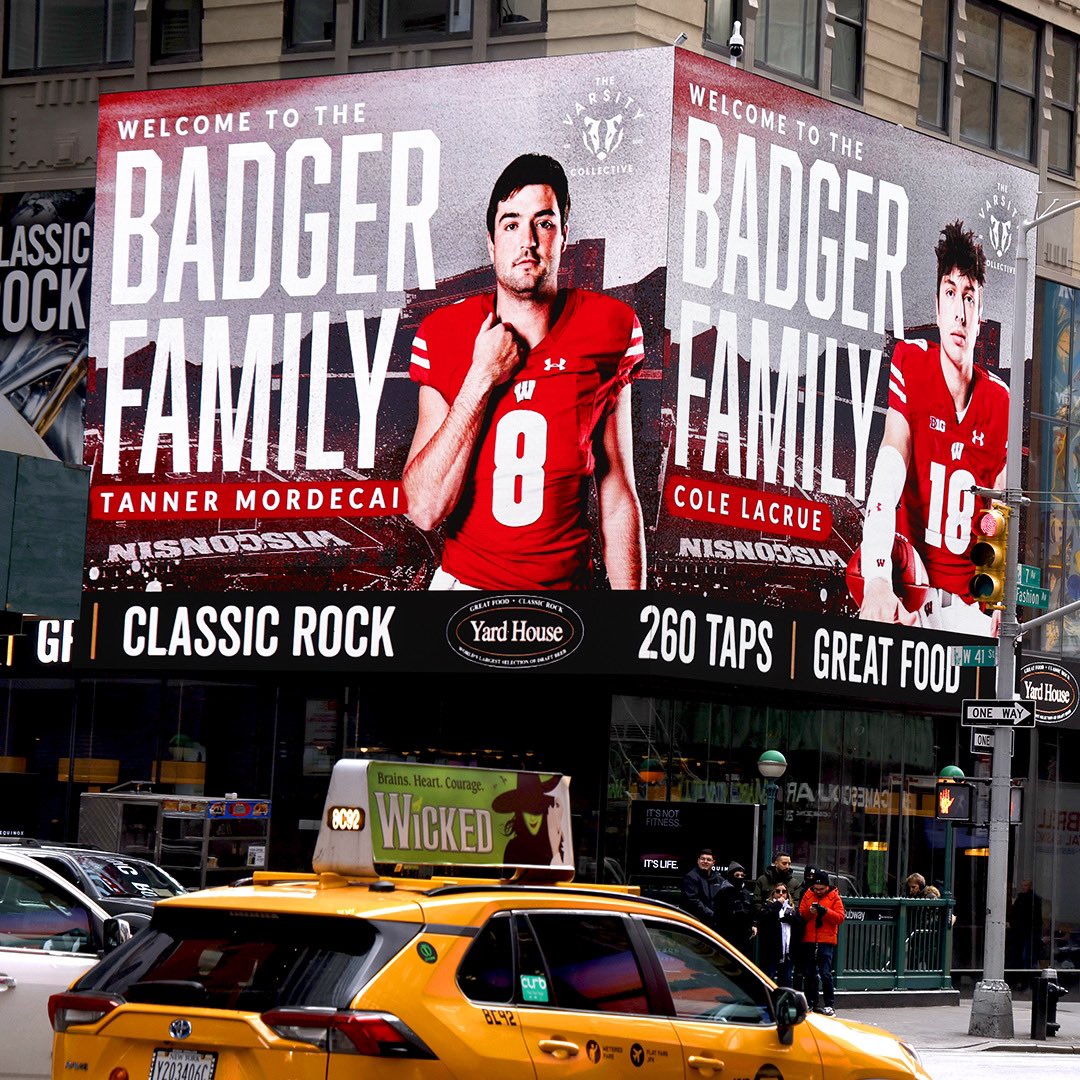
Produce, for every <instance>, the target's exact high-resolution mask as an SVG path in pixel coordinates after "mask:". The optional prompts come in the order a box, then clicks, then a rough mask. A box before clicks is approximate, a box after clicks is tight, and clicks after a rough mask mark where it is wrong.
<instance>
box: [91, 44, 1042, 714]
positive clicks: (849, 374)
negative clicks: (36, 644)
mask: <svg viewBox="0 0 1080 1080" xmlns="http://www.w3.org/2000/svg"><path fill="white" fill-rule="evenodd" d="M492 101H498V102H499V105H500V110H501V112H502V113H503V114H504V115H506V116H512V117H513V118H514V122H513V123H511V124H499V125H493V124H491V123H490V115H489V113H490V103H491V102H492ZM522 155H529V156H528V157H526V158H524V159H522V157H521V156H522ZM504 170H505V172H504ZM1034 199H1035V187H1034V180H1033V179H1032V178H1031V177H1029V176H1028V174H1026V173H1024V172H1022V171H1021V170H1019V169H1014V168H1010V167H1008V166H1005V165H999V164H997V163H991V162H988V161H987V159H986V158H984V157H979V156H977V155H974V154H971V153H968V152H966V151H963V150H960V149H957V148H955V147H952V146H949V145H947V144H945V143H942V142H940V141H938V140H932V139H929V138H926V137H924V136H920V135H918V134H917V133H913V132H904V131H901V130H900V129H898V128H896V127H894V126H892V125H887V124H884V123H882V122H880V121H876V120H874V119H872V118H869V117H866V116H864V115H862V114H860V113H855V112H853V111H851V110H848V109H844V108H841V107H839V106H835V105H831V104H829V103H827V102H822V101H820V100H819V99H815V98H811V97H809V96H807V95H805V94H802V93H799V92H797V91H794V90H791V89H790V88H786V87H782V86H778V85H776V84H774V83H772V82H770V81H768V80H764V79H760V78H757V77H755V76H752V75H749V74H747V73H745V72H741V71H738V70H736V69H733V68H730V67H729V66H727V65H721V64H719V63H716V62H713V61H711V60H708V59H705V58H701V57H694V56H691V55H689V54H684V53H682V52H681V51H678V50H676V51H674V52H673V51H672V50H668V49H664V50H644V51H636V52H630V53H612V54H606V55H603V56H582V57H564V58H551V59H544V60H535V61H523V62H515V63H509V64H490V65H475V66H470V67H468V68H464V69H460V70H458V69H437V70H431V71H424V72H422V73H417V72H395V73H383V74H371V75H356V76H342V77H333V78H326V79H311V80H292V81H288V82H276V83H260V84H251V85H240V86H229V87H214V88H201V89H200V88H196V89H185V90H184V91H182V92H181V91H162V92H152V93H138V94H127V95H117V96H114V97H109V98H106V99H103V102H102V108H101V127H100V154H99V182H98V189H97V200H98V202H97V214H98V229H97V232H98V246H97V250H96V252H95V260H94V279H93V301H92V313H93V319H92V326H91V339H90V354H91V362H90V364H91V382H90V391H89V399H88V405H87V434H86V460H87V462H88V463H90V464H91V465H92V467H93V490H92V495H91V508H90V518H91V520H90V525H89V532H88V548H87V552H88V554H87V570H86V588H87V594H88V595H87V605H86V615H85V616H84V619H83V620H82V622H83V624H85V625H83V626H80V628H79V629H78V631H76V632H75V633H74V636H73V638H72V641H73V642H74V646H73V647H74V649H75V652H76V653H77V654H79V655H82V654H84V653H89V654H92V660H93V662H97V663H106V662H107V663H109V664H117V665H123V666H129V665H131V664H134V665H135V666H139V665H148V666H151V665H152V666H159V667H169V666H185V665H199V666H206V665H209V666H213V665H215V664H221V665H228V664H232V665H233V666H236V665H237V664H239V665H241V666H259V665H265V664H267V663H273V664H275V665H279V666H280V665H285V666H294V665H298V666H307V665H309V664H315V665H316V666H318V665H319V664H329V665H331V666H332V665H335V664H337V665H341V664H346V665H348V666H359V667H372V668H382V669H387V670H395V669H403V668H405V667H408V668H409V669H410V670H419V669H423V670H475V668H476V666H477V665H483V666H485V667H489V668H500V669H504V670H513V669H520V668H526V667H534V666H537V665H539V664H543V665H547V666H549V667H550V669H551V670H553V671H554V670H565V671H575V670H576V671H598V672H612V673H617V672H624V671H630V672H633V671H652V670H659V671H668V672H670V673H672V674H678V673H685V674H687V675H691V676H693V677H704V678H718V679H730V680H735V681H751V682H755V681H756V682H762V683H766V684H770V685H771V684H775V683H776V681H777V679H778V678H779V677H781V676H782V678H783V680H784V681H785V682H787V683H788V684H791V685H793V687H794V686H798V685H804V684H805V685H810V686H818V685H819V686H821V687H822V688H826V687H827V688H828V689H830V690H833V689H839V690H841V691H842V690H843V689H845V688H848V689H849V690H850V692H854V693H858V694H860V695H863V696H865V695H866V694H867V693H868V692H869V693H871V694H873V693H879V694H880V695H881V696H883V697H885V698H889V697H891V696H893V695H897V694H898V695H899V696H900V697H901V698H903V697H905V696H906V695H907V693H908V692H909V691H910V692H912V693H914V694H915V696H916V697H919V695H921V694H925V695H926V700H931V699H932V700H938V701H940V700H941V698H940V695H941V694H946V695H951V694H954V693H958V692H968V691H970V687H967V688H966V690H964V691H961V683H964V684H966V683H968V682H970V681H971V679H972V678H974V676H973V675H971V673H966V674H963V675H961V674H960V673H959V671H958V670H957V669H953V668H952V667H951V666H950V664H949V662H948V660H947V658H946V650H945V649H944V644H943V643H944V642H945V641H947V640H950V637H949V636H948V635H947V634H946V633H945V632H946V631H953V632H962V633H965V634H967V635H976V636H982V635H985V634H989V633H992V632H993V626H992V623H991V619H990V617H989V616H988V615H984V613H983V612H981V611H979V609H978V608H977V607H975V606H974V605H968V604H966V603H965V602H964V598H963V596H962V594H963V593H964V591H965V590H964V589H963V588H961V587H960V584H959V580H958V578H959V574H960V572H961V570H960V568H961V566H962V564H963V563H964V560H965V558H966V547H967V546H968V545H969V543H970V534H971V520H972V517H973V515H974V512H975V510H976V508H977V503H976V500H975V496H973V495H972V494H971V493H970V487H971V486H972V484H973V483H976V482H977V483H979V484H982V485H984V486H985V484H986V483H988V482H989V481H992V480H994V479H995V478H996V470H997V469H998V466H999V465H1001V464H1003V461H1004V442H1003V436H1002V435H1001V433H1000V432H999V431H998V429H997V427H996V426H994V424H992V423H990V422H988V419H987V418H988V417H989V418H991V419H993V418H994V417H996V418H997V421H1002V420H1003V416H1004V413H1003V411H1002V409H1001V405H1002V402H1005V401H1007V397H1008V393H1009V389H1008V370H1007V363H1006V361H1007V357H1006V356H1004V355H1003V353H1002V348H1001V343H1002V341H1007V340H1008V339H1009V333H1010V329H1011V322H1010V320H1011V317H1012V309H1013V283H1014V281H1015V275H1014V273H1013V265H1012V259H1013V252H1012V242H1013V241H1012V233H1011V231H1010V230H1011V229H1012V227H1013V225H1014V223H1015V221H1016V220H1017V219H1018V218H1019V217H1020V215H1022V214H1028V215H1030V213H1031V210H1032V208H1033V207H1034ZM956 222H960V223H961V224H960V225H955V224H954V223H956ZM947 227H948V228H947ZM943 230H944V232H943ZM943 237H944V240H943ZM939 242H944V244H945V256H944V260H945V262H948V263H949V265H947V266H944V267H943V268H942V267H941V266H940V264H941V262H942V259H941V258H939V257H938V255H936V254H935V247H936V246H937V245H939ZM939 270H941V273H939ZM942 281H944V282H945V286H944V287H939V286H941V283H942ZM943 326H944V327H945V329H944V331H943V330H942V327H943ZM958 326H959V327H960V329H957V327H958ZM942 341H943V342H944V346H943V347H941V348H940V349H939V346H940V345H941V343H942ZM898 343H900V344H898ZM935 365H936V369H935ZM935 370H936V375H935V374H934V371H935ZM920 380H922V381H923V383H925V385H924V386H922V387H920V385H919V384H920ZM906 388H907V389H910V390H911V394H910V399H908V398H906V397H905V393H906ZM907 400H910V401H911V402H912V405H911V406H910V407H908V406H907V404H906V402H907ZM950 409H951V411H950ZM898 432H899V434H898ZM883 445H888V447H889V451H888V452H887V453H885V454H884V455H883V454H882V453H881V450H882V447H883ZM879 458H883V459H886V461H887V463H886V464H885V465H882V466H880V467H879V464H878V459H879ZM898 461H899V463H900V471H899V472H898V471H897V462H898ZM991 474H993V475H991ZM988 477H989V481H988V480H987V478H988ZM890 503H891V504H890ZM875 507H876V509H877V511H881V510H882V508H884V510H885V511H886V512H885V513H880V512H879V513H877V515H876V516H875V515H874V514H870V515H868V514H867V510H868V508H870V509H873V508H875ZM871 518H872V520H871ZM864 520H865V521H866V522H867V524H866V526H865V527H866V528H868V530H869V531H868V533H867V537H868V542H867V543H864V540H863V533H864ZM883 583H884V585H885V586H887V587H886V588H884V592H885V593H887V594H888V595H889V596H891V597H892V598H893V601H892V606H891V608H890V607H889V606H888V602H887V601H886V602H885V603H884V604H883V602H882V591H883V588H882V586H883ZM470 588H471V589H476V590H479V592H470V591H469V589H470ZM641 590H645V592H644V594H643V593H642V591H641ZM358 594H359V595H358ZM949 609H951V610H949ZM965 614H966V615H974V616H975V618H972V619H967V620H965V619H964V618H962V617H960V616H963V615H965ZM860 615H861V616H862V618H861V619H860V618H859V616H860ZM939 650H940V655H939ZM915 651H919V652H920V655H921V656H922V658H923V660H925V664H924V667H925V672H924V675H920V676H919V681H920V682H921V683H922V684H923V686H922V688H921V689H920V690H918V691H915V690H914V689H913V687H914V682H913V681H912V680H913V679H914V668H913V667H912V666H911V665H912V664H914V653H915ZM902 658H903V659H902ZM909 662H910V663H909ZM905 665H906V666H905ZM902 670H903V671H906V673H907V674H906V675H905V676H904V678H905V680H906V682H904V683H902V682H901V677H902V676H901V671H902ZM778 673H781V675H778ZM924 676H925V677H924ZM834 681H835V682H837V684H838V685H833V683H834ZM868 688H869V689H868Z"/></svg>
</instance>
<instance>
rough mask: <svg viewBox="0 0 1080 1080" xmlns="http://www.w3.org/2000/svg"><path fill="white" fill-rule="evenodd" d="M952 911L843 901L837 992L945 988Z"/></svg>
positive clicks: (935, 903)
mask: <svg viewBox="0 0 1080 1080" xmlns="http://www.w3.org/2000/svg"><path fill="white" fill-rule="evenodd" d="M952 906H953V905H952V901H951V900H908V899H901V898H893V897H880V898H879V897H854V896H848V897H845V898H844V907H845V909H846V911H847V917H846V918H845V920H844V924H843V927H842V928H841V931H840V939H839V942H838V944H837V949H836V987H837V989H838V990H941V989H949V988H951V987H952V976H951V972H950V969H951V966H952V932H951V927H950V922H951V915H952Z"/></svg>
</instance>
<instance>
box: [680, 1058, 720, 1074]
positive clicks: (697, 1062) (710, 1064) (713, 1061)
mask: <svg viewBox="0 0 1080 1080" xmlns="http://www.w3.org/2000/svg"><path fill="white" fill-rule="evenodd" d="M686 1064H687V1065H689V1066H690V1068H691V1069H698V1070H699V1071H700V1072H701V1075H702V1076H712V1074H713V1073H714V1072H722V1071H723V1069H724V1063H723V1062H722V1061H721V1060H720V1059H719V1058H713V1057H699V1056H698V1055H697V1054H691V1055H690V1056H689V1057H688V1058H687V1059H686Z"/></svg>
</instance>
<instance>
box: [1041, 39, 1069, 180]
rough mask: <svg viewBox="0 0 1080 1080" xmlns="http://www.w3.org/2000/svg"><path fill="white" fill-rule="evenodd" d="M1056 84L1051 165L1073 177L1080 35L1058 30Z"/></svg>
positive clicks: (1055, 53)
mask: <svg viewBox="0 0 1080 1080" xmlns="http://www.w3.org/2000/svg"><path fill="white" fill-rule="evenodd" d="M1053 72H1054V85H1053V90H1052V94H1051V105H1050V147H1049V149H1050V153H1049V157H1048V159H1047V163H1046V164H1047V167H1048V168H1050V169H1052V170H1053V171H1054V172H1059V173H1064V174H1065V175H1066V176H1072V174H1073V172H1074V170H1075V168H1076V38H1074V37H1073V36H1072V35H1071V34H1066V33H1065V32H1064V31H1062V30H1058V29H1056V28H1055V30H1054V68H1053Z"/></svg>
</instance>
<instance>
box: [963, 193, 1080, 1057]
mask: <svg viewBox="0 0 1080 1080" xmlns="http://www.w3.org/2000/svg"><path fill="white" fill-rule="evenodd" d="M1077 209H1080V200H1077V201H1075V202H1071V203H1066V204H1065V205H1063V206H1057V207H1055V206H1051V208H1050V209H1049V210H1046V211H1045V212H1044V213H1042V214H1036V216H1035V218H1034V219H1033V220H1032V221H1025V222H1023V223H1021V225H1020V227H1019V228H1018V229H1017V235H1016V241H1017V243H1016V293H1015V301H1014V309H1013V325H1012V352H1011V355H1010V357H1009V364H1010V367H1009V447H1008V454H1007V457H1006V461H1005V490H1004V491H1003V492H997V493H994V494H995V497H997V498H999V499H1000V501H1001V502H1003V503H1005V504H1006V505H1007V506H1008V507H1009V508H1010V510H1011V511H1012V515H1011V522H1010V527H1009V529H1008V531H1007V533H1006V548H1005V595H1004V597H1003V598H1002V599H1003V604H1004V607H1003V609H1002V612H1001V629H1000V632H999V643H998V650H997V688H996V696H997V698H998V700H999V701H1002V700H1013V699H1014V698H1016V697H1017V693H1016V646H1017V643H1018V641H1019V638H1020V636H1021V634H1022V633H1023V629H1024V628H1023V627H1021V625H1020V623H1019V622H1018V621H1017V618H1016V586H1017V577H1018V573H1017V570H1018V566H1019V562H1020V560H1019V550H1020V548H1019V544H1020V513H1019V512H1020V506H1021V503H1022V502H1023V493H1022V491H1021V487H1020V485H1021V473H1020V466H1021V461H1022V456H1023V439H1024V382H1025V379H1024V374H1025V370H1026V365H1027V334H1026V330H1027V298H1028V252H1027V242H1028V233H1029V232H1030V231H1031V230H1032V229H1034V228H1035V227H1036V226H1038V225H1041V224H1042V223H1043V222H1044V221H1049V220H1050V219H1051V218H1055V217H1058V216H1060V215H1061V214H1068V213H1072V212H1073V211H1074V210H1077ZM983 494H989V493H988V492H983ZM1029 626H1030V624H1029ZM1010 741H1011V740H1009V739H994V756H993V764H992V769H991V779H990V823H989V832H990V837H989V841H990V858H989V860H988V863H989V865H988V866H987V874H986V928H985V935H984V939H983V977H982V979H981V981H980V982H979V983H977V984H976V986H975V994H974V996H973V998H972V1001H971V1020H970V1023H969V1025H968V1034H969V1035H984V1036H989V1037H991V1038H1005V1039H1011V1038H1012V1037H1013V1014H1012V993H1011V991H1010V990H1009V985H1008V983H1006V982H1005V911H1006V907H1007V905H1008V872H1009V786H1010V779H1011V773H1012V768H1011V751H1010V747H1009V743H1010Z"/></svg>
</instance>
